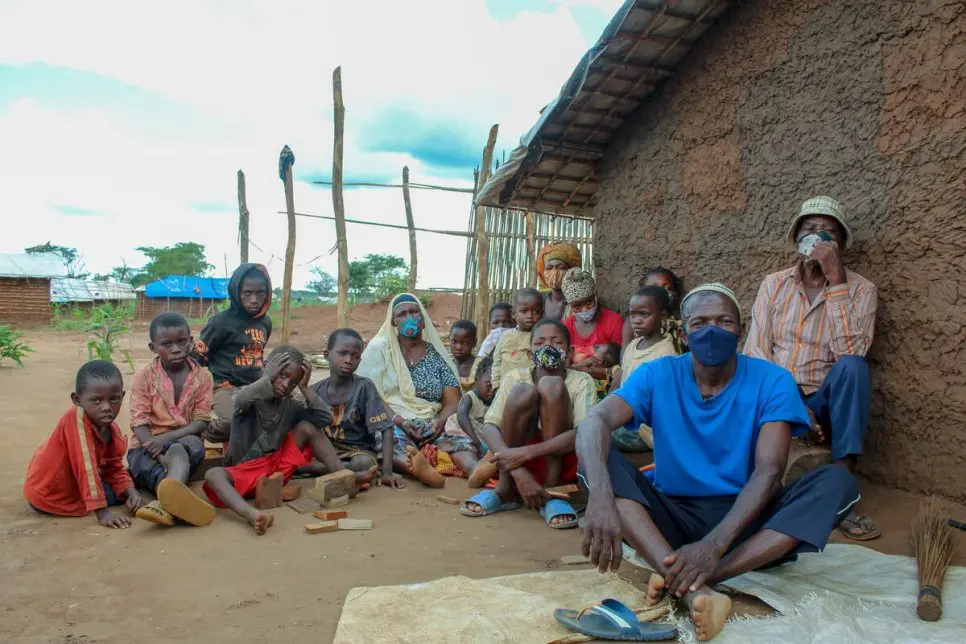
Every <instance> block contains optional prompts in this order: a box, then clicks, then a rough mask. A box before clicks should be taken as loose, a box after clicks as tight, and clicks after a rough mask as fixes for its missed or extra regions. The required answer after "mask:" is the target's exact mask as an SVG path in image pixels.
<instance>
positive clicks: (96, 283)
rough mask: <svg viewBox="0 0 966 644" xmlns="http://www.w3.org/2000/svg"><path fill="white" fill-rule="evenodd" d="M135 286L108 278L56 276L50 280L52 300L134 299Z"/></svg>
mask: <svg viewBox="0 0 966 644" xmlns="http://www.w3.org/2000/svg"><path fill="white" fill-rule="evenodd" d="M133 299H134V287H133V286H131V285H130V284H122V283H120V282H108V281H107V280H81V279H74V278H70V277H55V278H53V279H51V280H50V301H51V302H56V303H58V304H60V303H66V302H91V303H93V302H120V301H121V300H133Z"/></svg>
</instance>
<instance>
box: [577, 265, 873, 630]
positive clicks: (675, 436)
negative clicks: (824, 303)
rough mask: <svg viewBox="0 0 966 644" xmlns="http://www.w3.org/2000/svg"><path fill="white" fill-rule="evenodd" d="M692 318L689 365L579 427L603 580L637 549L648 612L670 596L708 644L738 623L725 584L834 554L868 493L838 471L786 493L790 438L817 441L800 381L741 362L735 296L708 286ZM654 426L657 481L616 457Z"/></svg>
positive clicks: (627, 388) (639, 378)
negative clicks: (643, 428)
mask: <svg viewBox="0 0 966 644" xmlns="http://www.w3.org/2000/svg"><path fill="white" fill-rule="evenodd" d="M681 315H682V318H683V322H684V329H685V331H686V332H687V336H688V345H689V346H690V350H691V352H690V354H685V355H683V356H674V357H668V358H661V359H660V360H655V361H653V362H649V363H646V364H644V365H642V366H641V367H638V369H637V370H635V371H634V373H633V374H632V375H631V376H630V378H628V379H627V381H626V382H625V383H624V384H623V386H622V387H621V388H620V389H619V390H618V391H616V392H615V393H614V394H612V395H610V396H608V397H607V398H606V399H605V400H604V402H602V403H601V404H600V405H598V406H597V407H596V408H595V409H594V410H593V411H592V412H591V413H590V414H589V415H588V416H587V418H586V419H585V420H584V421H583V422H581V423H580V424H579V426H578V427H577V455H578V458H579V459H580V467H581V476H582V478H583V480H584V483H585V484H586V485H587V488H588V489H589V490H590V500H589V503H588V506H587V516H586V527H585V529H584V553H585V554H587V555H589V556H590V559H591V561H592V562H593V563H594V564H595V565H597V567H598V569H599V570H600V571H601V572H604V571H606V570H607V569H610V570H617V568H618V566H619V565H620V561H621V540H622V539H623V540H624V541H627V542H628V543H629V544H630V545H632V546H633V547H634V548H635V549H636V550H637V552H638V554H640V555H641V556H642V557H643V558H644V559H645V560H646V561H647V562H648V564H650V565H651V567H652V568H653V569H654V570H655V571H656V574H654V575H652V576H651V581H650V584H649V588H648V601H649V602H650V603H657V602H658V601H660V600H661V599H662V597H663V595H664V592H665V589H666V590H667V592H669V593H672V594H674V595H676V596H677V597H681V598H683V599H684V601H685V603H686V604H687V606H688V608H689V610H690V612H691V617H692V619H693V621H694V625H695V631H696V635H697V638H698V639H699V640H707V639H710V638H711V637H713V636H714V635H716V634H717V633H718V632H719V631H720V630H721V628H722V627H723V626H724V623H725V621H726V620H727V618H728V615H729V614H730V612H731V600H730V599H728V597H727V596H725V595H722V594H720V593H717V592H714V591H713V590H711V586H712V585H713V584H717V583H720V582H722V581H724V580H726V579H729V578H731V577H734V576H735V575H739V574H741V573H743V572H747V571H749V570H755V569H757V568H761V567H763V566H767V565H769V564H775V563H780V562H782V561H787V560H789V559H791V558H793V557H794V555H795V554H797V553H799V552H815V551H819V550H821V549H823V548H824V547H825V544H826V542H827V541H828V537H829V534H830V533H831V532H832V530H834V529H835V527H836V526H837V525H838V523H839V522H840V521H841V520H842V519H843V518H844V517H845V516H846V514H848V511H849V508H850V507H851V506H852V505H853V504H854V503H855V502H856V501H858V498H859V495H858V485H857V483H856V481H855V478H854V477H853V476H852V474H851V473H849V471H848V470H847V469H846V468H845V467H840V466H837V465H828V466H826V467H823V468H819V469H816V470H813V471H812V472H810V473H808V474H806V475H805V476H803V477H802V478H800V479H798V480H797V481H795V482H794V483H793V484H791V485H790V486H788V487H786V488H782V476H783V474H784V472H785V464H786V461H787V458H788V449H789V445H790V442H791V437H792V434H793V433H796V434H797V433H803V432H806V431H808V428H809V417H808V412H807V411H806V409H805V405H804V404H803V403H802V399H801V396H800V395H799V393H798V387H797V386H796V384H795V381H794V379H793V378H792V376H791V374H790V373H789V372H788V371H786V370H785V369H783V368H781V367H779V366H777V365H774V364H772V363H770V362H767V361H765V360H759V359H757V358H749V357H747V356H743V355H739V354H738V352H737V348H738V337H739V335H740V333H741V310H740V307H739V306H738V300H737V298H736V297H735V295H734V293H733V292H732V291H731V289H729V288H727V287H726V286H723V285H721V284H705V285H703V286H699V287H698V288H696V289H694V290H693V291H691V292H690V293H689V294H688V295H687V297H685V298H684V300H683V301H682V303H681ZM642 423H643V424H646V425H648V426H650V427H651V428H652V429H653V431H654V462H655V463H656V467H655V469H654V471H653V478H648V477H646V476H644V475H643V474H641V473H640V472H638V470H637V469H636V468H635V467H634V466H633V465H631V464H630V463H629V462H628V461H627V459H625V458H624V457H623V456H622V455H621V454H620V453H619V452H618V451H617V450H616V449H613V448H611V445H610V432H611V431H613V430H614V429H616V428H618V427H622V426H624V425H628V424H630V425H631V426H633V427H637V426H639V425H640V424H642Z"/></svg>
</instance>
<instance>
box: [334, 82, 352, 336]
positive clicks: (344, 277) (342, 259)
mask: <svg viewBox="0 0 966 644" xmlns="http://www.w3.org/2000/svg"><path fill="white" fill-rule="evenodd" d="M332 107H333V110H332V111H333V116H334V117H335V119H334V120H335V137H334V139H333V141H332V210H333V212H334V213H335V234H336V237H337V238H338V240H337V242H336V245H337V246H338V248H339V298H338V306H337V307H336V308H337V310H338V317H339V327H346V326H349V246H348V244H347V243H346V235H345V201H344V200H343V199H342V143H343V139H344V137H345V105H344V104H343V103H342V67H341V66H339V67H336V68H335V69H334V70H333V71H332Z"/></svg>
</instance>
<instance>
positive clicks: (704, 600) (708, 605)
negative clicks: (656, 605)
mask: <svg viewBox="0 0 966 644" xmlns="http://www.w3.org/2000/svg"><path fill="white" fill-rule="evenodd" d="M684 601H685V603H687V605H688V608H689V609H690V610H691V621H692V622H694V635H695V637H697V638H698V641H699V642H704V641H707V640H710V639H711V638H712V637H714V636H715V635H717V634H718V633H720V632H721V629H722V628H724V625H725V622H726V621H728V617H730V616H731V598H730V597H728V596H727V595H723V594H722V593H719V592H715V591H713V590H711V589H710V588H708V587H707V586H704V587H703V588H701V590H698V591H696V592H693V593H688V594H687V595H685V600H684Z"/></svg>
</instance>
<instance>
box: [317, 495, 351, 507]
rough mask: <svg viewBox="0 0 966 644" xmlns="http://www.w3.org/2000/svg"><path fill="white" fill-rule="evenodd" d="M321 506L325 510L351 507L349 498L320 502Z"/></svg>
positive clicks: (340, 497)
mask: <svg viewBox="0 0 966 644" xmlns="http://www.w3.org/2000/svg"><path fill="white" fill-rule="evenodd" d="M319 505H321V506H322V507H323V508H341V507H344V506H347V505H349V497H348V496H339V497H336V498H334V499H329V500H327V501H326V500H322V501H319Z"/></svg>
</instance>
